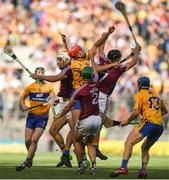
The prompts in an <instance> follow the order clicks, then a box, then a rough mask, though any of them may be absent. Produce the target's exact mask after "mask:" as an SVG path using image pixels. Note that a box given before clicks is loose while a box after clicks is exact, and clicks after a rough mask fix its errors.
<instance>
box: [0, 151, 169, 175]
mask: <svg viewBox="0 0 169 180" xmlns="http://www.w3.org/2000/svg"><path fill="white" fill-rule="evenodd" d="M108 157H109V159H108V160H107V161H101V160H99V159H98V160H97V172H96V174H95V175H90V174H89V169H88V170H87V171H86V173H85V174H82V175H77V174H76V168H77V165H76V159H75V157H73V161H72V165H73V168H56V167H55V166H56V163H57V162H58V161H59V158H60V154H59V153H58V152H56V153H37V155H36V157H35V159H34V164H33V167H32V168H30V169H26V170H24V171H22V172H16V171H15V166H16V165H18V164H19V163H20V162H22V160H24V159H25V155H24V154H0V178H1V179H14V178H15V179H108V178H109V174H110V173H111V172H112V171H113V170H115V169H116V168H118V167H119V165H120V163H121V156H112V155H108ZM139 167H140V157H139V156H135V155H133V157H132V158H131V160H130V162H129V174H128V175H122V176H120V177H118V178H119V179H125V178H127V179H135V178H137V172H138V169H139ZM148 178H149V179H167V178H169V157H166V156H165V157H164V156H163V157H162V156H161V157H160V156H153V157H151V159H150V162H149V166H148Z"/></svg>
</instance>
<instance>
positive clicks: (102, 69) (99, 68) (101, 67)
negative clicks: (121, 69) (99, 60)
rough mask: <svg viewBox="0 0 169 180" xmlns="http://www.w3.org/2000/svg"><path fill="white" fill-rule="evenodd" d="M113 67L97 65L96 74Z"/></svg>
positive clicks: (110, 65) (112, 64)
mask: <svg viewBox="0 0 169 180" xmlns="http://www.w3.org/2000/svg"><path fill="white" fill-rule="evenodd" d="M113 66H115V64H114V63H111V64H106V65H97V72H102V71H106V70H108V69H110V68H111V67H113Z"/></svg>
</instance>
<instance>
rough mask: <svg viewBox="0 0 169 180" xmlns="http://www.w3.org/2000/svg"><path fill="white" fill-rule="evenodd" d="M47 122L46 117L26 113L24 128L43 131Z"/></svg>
mask: <svg viewBox="0 0 169 180" xmlns="http://www.w3.org/2000/svg"><path fill="white" fill-rule="evenodd" d="M47 122H48V115H35V114H31V113H28V116H27V118H26V128H30V129H35V128H42V129H45V128H46V125H47Z"/></svg>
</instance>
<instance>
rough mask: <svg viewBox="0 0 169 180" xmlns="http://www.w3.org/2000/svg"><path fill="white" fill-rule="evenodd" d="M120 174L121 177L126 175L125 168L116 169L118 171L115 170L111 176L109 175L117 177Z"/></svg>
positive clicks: (126, 170)
mask: <svg viewBox="0 0 169 180" xmlns="http://www.w3.org/2000/svg"><path fill="white" fill-rule="evenodd" d="M120 174H123V175H125V174H128V169H127V167H126V168H118V169H116V170H115V171H114V172H113V173H112V174H110V177H117V176H119V175H120Z"/></svg>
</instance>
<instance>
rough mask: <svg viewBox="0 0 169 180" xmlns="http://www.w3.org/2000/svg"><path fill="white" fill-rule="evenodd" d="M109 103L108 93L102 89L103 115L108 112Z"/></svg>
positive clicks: (101, 110) (100, 108) (100, 106)
mask: <svg viewBox="0 0 169 180" xmlns="http://www.w3.org/2000/svg"><path fill="white" fill-rule="evenodd" d="M108 105H109V98H108V95H107V94H104V93H102V92H101V91H100V92H99V110H100V114H101V116H102V115H105V114H106V113H107V110H108Z"/></svg>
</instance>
